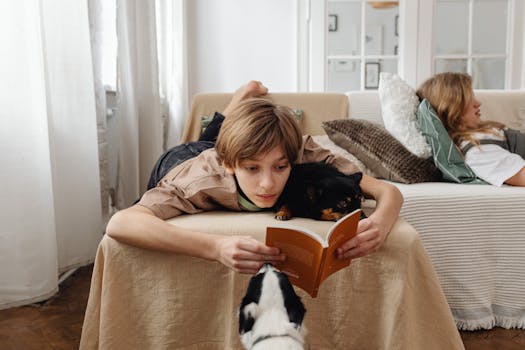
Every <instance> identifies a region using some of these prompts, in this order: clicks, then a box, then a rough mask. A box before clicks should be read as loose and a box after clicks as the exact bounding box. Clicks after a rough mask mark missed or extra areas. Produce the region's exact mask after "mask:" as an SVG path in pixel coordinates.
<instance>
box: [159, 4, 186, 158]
mask: <svg viewBox="0 0 525 350" xmlns="http://www.w3.org/2000/svg"><path fill="white" fill-rule="evenodd" d="M157 14H158V16H157V28H158V33H157V38H158V54H159V80H160V92H161V97H162V101H163V102H164V103H163V107H164V108H163V116H164V117H165V124H164V127H165V129H164V145H163V146H164V149H169V148H171V147H173V146H175V145H177V144H179V143H180V138H181V136H182V132H183V129H184V122H185V121H186V117H187V116H188V114H189V98H188V69H187V52H188V50H187V45H186V25H185V23H186V22H185V19H186V18H187V17H186V2H185V1H184V0H157Z"/></svg>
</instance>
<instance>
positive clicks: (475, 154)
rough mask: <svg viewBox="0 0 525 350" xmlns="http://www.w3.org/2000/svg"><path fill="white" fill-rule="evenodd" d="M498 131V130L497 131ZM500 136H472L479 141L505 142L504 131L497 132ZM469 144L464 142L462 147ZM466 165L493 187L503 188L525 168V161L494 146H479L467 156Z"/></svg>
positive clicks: (480, 134)
mask: <svg viewBox="0 0 525 350" xmlns="http://www.w3.org/2000/svg"><path fill="white" fill-rule="evenodd" d="M495 130H497V129H495ZM497 132H498V135H494V134H491V133H475V134H473V135H472V136H473V137H474V138H476V139H478V140H484V139H485V140H500V141H501V140H505V134H504V133H503V130H497ZM467 143H468V142H466V141H463V142H462V144H461V147H463V146H465V145H466V144H467ZM465 163H467V165H468V166H469V167H471V168H472V171H474V173H475V174H476V175H477V176H478V177H479V178H480V179H483V180H485V181H487V182H488V183H490V184H492V185H496V186H501V185H502V184H503V183H504V182H505V181H506V180H507V179H509V178H511V177H512V176H514V175H516V174H517V173H518V172H519V171H520V170H521V169H522V168H523V167H525V160H524V159H523V158H521V156H520V155H518V154H515V153H511V152H509V151H507V150H506V149H504V148H502V147H500V146H498V145H493V144H486V145H479V146H474V147H472V148H470V149H469V150H468V151H467V154H465Z"/></svg>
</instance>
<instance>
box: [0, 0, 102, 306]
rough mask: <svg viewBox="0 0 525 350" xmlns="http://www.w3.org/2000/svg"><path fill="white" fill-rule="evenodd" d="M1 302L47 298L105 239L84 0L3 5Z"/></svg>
mask: <svg viewBox="0 0 525 350" xmlns="http://www.w3.org/2000/svg"><path fill="white" fill-rule="evenodd" d="M0 61H1V64H0V77H1V78H0V144H1V147H0V149H1V150H2V152H1V153H0V164H1V165H2V168H1V169H2V170H1V171H0V186H1V187H0V193H1V194H2V195H1V196H2V201H1V204H0V308H6V307H10V306H15V305H20V304H24V303H29V302H33V301H39V300H43V299H46V298H47V297H49V296H50V295H52V294H53V293H54V292H56V290H57V282H58V275H59V273H60V272H63V271H66V270H68V269H71V268H74V267H76V266H81V265H85V264H87V263H89V262H91V261H92V260H93V258H94V255H95V251H96V247H97V245H98V242H99V240H100V238H101V237H102V232H103V228H102V219H101V206H100V186H99V163H98V150H97V148H98V146H97V125H96V122H97V120H96V112H95V96H94V90H93V86H94V83H93V70H92V62H91V51H90V37H89V23H88V7H87V2H86V1H69V0H40V1H39V0H19V1H1V2H0Z"/></svg>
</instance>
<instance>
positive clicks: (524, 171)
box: [505, 167, 525, 186]
mask: <svg viewBox="0 0 525 350" xmlns="http://www.w3.org/2000/svg"><path fill="white" fill-rule="evenodd" d="M505 183H506V184H507V185H512V186H525V167H523V168H521V170H520V171H518V172H517V173H516V174H515V175H514V176H512V177H510V178H508V179H507V180H505Z"/></svg>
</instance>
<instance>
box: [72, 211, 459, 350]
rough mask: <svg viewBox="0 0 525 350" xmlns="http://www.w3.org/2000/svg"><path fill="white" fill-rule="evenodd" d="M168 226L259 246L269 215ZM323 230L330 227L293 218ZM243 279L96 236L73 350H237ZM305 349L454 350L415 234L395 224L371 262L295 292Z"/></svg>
mask: <svg viewBox="0 0 525 350" xmlns="http://www.w3.org/2000/svg"><path fill="white" fill-rule="evenodd" d="M171 222H172V223H173V224H177V225H181V226H185V227H190V228H195V227H198V228H199V229H200V230H202V231H205V232H211V233H216V234H224V233H228V234H247V233H248V234H251V235H253V236H255V237H257V238H259V239H260V240H263V239H264V235H265V227H266V226H267V225H268V224H269V223H272V222H274V219H273V216H272V214H270V213H255V214H252V213H241V214H239V213H231V212H228V213H226V212H209V213H203V214H197V215H191V216H190V215H188V216H181V217H178V218H175V219H172V220H171ZM292 223H293V224H294V225H307V226H308V227H309V228H310V229H313V230H315V231H317V232H320V233H322V232H326V229H327V227H329V225H330V223H327V222H316V221H312V220H308V219H294V220H293V221H292ZM248 280H249V276H247V275H241V274H237V273H234V272H232V271H231V270H229V269H227V268H226V267H224V266H222V265H221V264H219V263H215V262H210V261H205V260H201V259H197V258H191V257H187V256H181V255H175V254H167V253H159V252H153V251H147V250H143V249H139V248H135V247H131V246H128V245H124V244H120V243H118V242H116V241H115V240H113V239H111V238H109V237H107V236H106V237H104V239H103V240H102V242H101V243H100V246H99V250H98V254H97V258H96V261H95V267H94V271H93V277H92V282H91V290H90V296H89V302H88V307H87V310H86V316H85V321H84V327H83V330H82V339H81V344H80V348H81V349H97V348H98V349H111V350H116V349H155V350H160V349H241V344H240V341H239V337H238V335H237V328H238V318H237V308H238V305H239V303H240V301H241V298H242V296H243V295H244V292H245V288H246V286H247V282H248ZM298 293H299V294H300V295H301V297H302V299H303V301H304V303H305V306H306V309H307V313H306V317H305V323H306V327H307V328H308V336H307V339H306V340H307V344H308V346H309V348H310V349H330V350H333V349H389V350H393V349H403V350H407V349H425V350H431V349H447V350H449V349H463V345H462V342H461V339H460V336H459V333H458V331H457V329H456V327H455V324H454V320H453V318H452V315H451V313H450V310H449V307H448V305H447V302H446V300H445V297H444V296H443V292H442V290H441V287H440V285H439V283H438V280H437V277H436V274H435V272H434V270H433V268H432V266H431V264H430V261H429V258H428V257H427V254H426V252H425V249H424V248H423V246H422V244H421V241H420V239H419V237H418V234H417V232H416V231H415V230H414V229H413V228H412V227H411V226H410V225H408V224H407V223H406V222H405V221H403V220H402V219H399V220H398V222H397V224H396V226H395V227H394V230H393V231H392V232H391V234H390V236H389V237H388V239H387V240H386V242H385V243H384V245H383V246H382V248H381V249H380V250H379V251H378V252H377V253H374V254H373V255H371V256H369V257H366V258H361V259H356V260H354V261H353V262H352V263H351V265H350V266H349V267H348V268H346V269H343V270H341V271H339V272H337V273H336V274H334V275H333V276H331V277H329V278H328V279H327V280H326V281H325V282H324V283H323V285H322V286H321V289H320V291H319V296H318V297H317V298H316V299H312V298H310V297H309V296H308V295H307V294H306V293H304V292H303V291H302V290H298Z"/></svg>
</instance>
